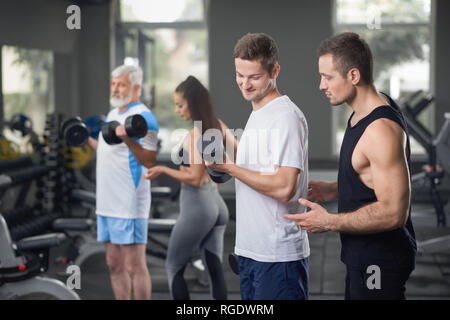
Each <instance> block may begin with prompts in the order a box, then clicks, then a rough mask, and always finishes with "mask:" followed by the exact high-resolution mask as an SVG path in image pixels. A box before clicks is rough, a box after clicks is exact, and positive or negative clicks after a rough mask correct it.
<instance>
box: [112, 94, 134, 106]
mask: <svg viewBox="0 0 450 320" xmlns="http://www.w3.org/2000/svg"><path fill="white" fill-rule="evenodd" d="M114 96H118V98H116V97H114ZM130 102H131V93H130V94H129V95H128V97H123V96H122V94H120V93H116V94H111V96H110V97H109V103H110V105H111V109H114V108H120V107H123V106H127V105H128V104H130Z"/></svg>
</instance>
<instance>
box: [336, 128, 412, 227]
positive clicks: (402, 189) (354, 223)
mask: <svg viewBox="0 0 450 320" xmlns="http://www.w3.org/2000/svg"><path fill="white" fill-rule="evenodd" d="M362 139H364V140H365V141H364V146H365V147H364V148H363V152H364V154H365V155H366V157H367V158H368V159H369V161H370V172H371V177H372V182H373V189H374V192H375V195H376V197H377V201H376V202H374V203H371V204H369V205H366V206H364V207H362V208H360V209H358V210H356V211H354V212H349V213H341V214H337V215H332V217H333V218H332V219H331V225H330V229H331V230H334V231H340V232H347V233H376V232H383V231H388V230H393V229H396V228H399V227H401V226H403V225H405V223H406V220H407V218H408V213H409V206H410V197H411V186H410V180H409V171H408V165H407V160H406V155H405V145H406V135H405V133H404V132H403V130H402V129H401V128H400V127H399V126H398V125H397V124H395V123H394V122H392V121H391V120H386V119H379V120H377V121H375V122H373V123H372V124H371V125H370V126H369V127H368V128H367V129H366V133H365V134H364V136H363V137H362Z"/></svg>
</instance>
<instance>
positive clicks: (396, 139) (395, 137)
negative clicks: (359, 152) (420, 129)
mask: <svg viewBox="0 0 450 320" xmlns="http://www.w3.org/2000/svg"><path fill="white" fill-rule="evenodd" d="M361 142H362V145H361V147H362V149H363V150H364V153H365V154H366V155H369V158H370V156H372V157H380V156H381V157H385V156H386V155H387V156H388V158H389V156H395V155H400V154H402V153H403V151H404V150H405V146H406V134H405V132H404V131H403V129H402V128H401V127H400V126H399V125H398V124H397V123H396V122H394V121H392V120H389V119H386V118H381V119H377V120H375V121H373V122H372V123H371V124H370V125H369V126H368V127H367V128H366V130H365V132H364V134H363V136H362V137H361Z"/></svg>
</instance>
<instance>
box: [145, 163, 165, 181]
mask: <svg viewBox="0 0 450 320" xmlns="http://www.w3.org/2000/svg"><path fill="white" fill-rule="evenodd" d="M165 169H166V167H164V166H154V167H151V168H150V169H148V170H147V174H145V175H144V179H148V180H155V179H158V177H159V176H160V175H162V174H163V173H164V170H165Z"/></svg>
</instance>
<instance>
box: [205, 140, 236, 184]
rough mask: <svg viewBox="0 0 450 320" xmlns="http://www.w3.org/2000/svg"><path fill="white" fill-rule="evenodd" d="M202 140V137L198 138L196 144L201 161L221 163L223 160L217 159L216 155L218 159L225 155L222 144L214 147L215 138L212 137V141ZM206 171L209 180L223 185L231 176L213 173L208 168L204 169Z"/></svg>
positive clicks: (223, 173) (218, 172) (217, 172)
mask: <svg viewBox="0 0 450 320" xmlns="http://www.w3.org/2000/svg"><path fill="white" fill-rule="evenodd" d="M203 138H204V136H202V138H200V139H199V140H198V143H197V148H198V150H199V151H200V154H201V156H202V159H203V160H205V161H206V162H209V163H217V162H218V163H222V162H223V159H217V158H216V154H217V156H218V157H220V156H223V155H224V154H225V148H224V146H223V142H222V141H220V143H219V144H217V145H216V144H215V139H216V137H215V136H212V138H213V139H212V140H204V139H203ZM219 160H220V161H219ZM206 170H207V171H208V174H209V176H210V177H211V180H212V181H214V182H215V183H225V182H227V181H228V180H230V179H231V176H230V175H229V174H228V173H225V172H220V171H214V170H212V169H210V168H208V167H207V168H206Z"/></svg>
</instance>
